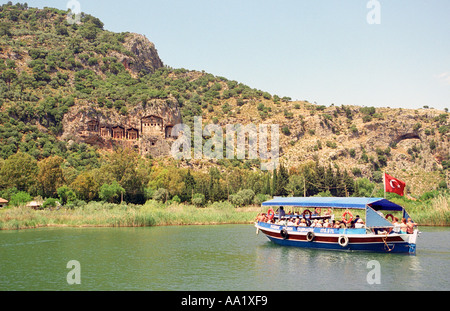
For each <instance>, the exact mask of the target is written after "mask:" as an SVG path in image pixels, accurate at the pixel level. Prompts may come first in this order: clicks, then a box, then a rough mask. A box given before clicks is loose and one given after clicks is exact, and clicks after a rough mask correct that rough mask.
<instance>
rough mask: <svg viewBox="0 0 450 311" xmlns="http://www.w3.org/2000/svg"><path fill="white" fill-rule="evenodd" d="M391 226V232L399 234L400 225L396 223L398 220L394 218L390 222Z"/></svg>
mask: <svg viewBox="0 0 450 311" xmlns="http://www.w3.org/2000/svg"><path fill="white" fill-rule="evenodd" d="M392 224H393V225H394V229H393V231H394V232H395V233H399V232H400V223H399V222H398V218H397V217H394V219H393V220H392Z"/></svg>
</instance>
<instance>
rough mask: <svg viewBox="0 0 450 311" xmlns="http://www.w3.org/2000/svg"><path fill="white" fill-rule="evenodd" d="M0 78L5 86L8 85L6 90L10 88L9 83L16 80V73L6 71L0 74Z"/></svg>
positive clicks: (10, 70) (11, 70) (9, 70)
mask: <svg viewBox="0 0 450 311" xmlns="http://www.w3.org/2000/svg"><path fill="white" fill-rule="evenodd" d="M0 77H1V79H2V80H3V81H5V83H6V84H8V88H10V87H11V82H13V81H14V80H16V79H17V73H16V71H15V70H14V69H7V70H5V71H3V72H2V74H1V76H0Z"/></svg>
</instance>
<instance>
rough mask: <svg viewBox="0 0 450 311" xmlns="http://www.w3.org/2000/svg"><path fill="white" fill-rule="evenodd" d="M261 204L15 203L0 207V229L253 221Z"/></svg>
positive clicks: (211, 223) (149, 202)
mask: <svg viewBox="0 0 450 311" xmlns="http://www.w3.org/2000/svg"><path fill="white" fill-rule="evenodd" d="M261 211H262V208H261V207H255V206H253V207H245V208H234V207H233V205H232V204H231V203H228V202H220V203H213V204H211V205H209V206H208V207H205V208H198V207H195V206H194V205H184V204H178V203H171V204H169V205H166V204H163V203H159V202H156V201H153V200H150V201H148V202H147V203H145V204H144V205H134V204H112V203H104V202H89V203H87V204H83V205H81V206H78V207H75V208H70V209H69V208H65V207H61V208H59V209H54V210H49V209H43V210H33V209H30V208H27V207H23V206H22V207H13V208H8V209H5V210H2V211H0V230H14V229H28V228H39V227H62V226H67V227H145V226H170V225H215V224H245V223H252V222H253V221H254V219H255V217H256V215H257V214H258V213H259V212H261Z"/></svg>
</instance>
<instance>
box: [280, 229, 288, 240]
mask: <svg viewBox="0 0 450 311" xmlns="http://www.w3.org/2000/svg"><path fill="white" fill-rule="evenodd" d="M280 235H281V237H282V238H283V240H286V239H287V238H289V233H288V232H287V230H286V229H283V230H281V231H280Z"/></svg>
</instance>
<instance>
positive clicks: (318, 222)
mask: <svg viewBox="0 0 450 311" xmlns="http://www.w3.org/2000/svg"><path fill="white" fill-rule="evenodd" d="M278 212H279V213H278V215H277V216H278V217H277V218H275V217H273V216H274V215H272V217H270V216H271V215H268V214H266V213H260V214H258V216H257V217H256V221H258V222H265V223H271V224H276V225H280V226H294V227H313V228H314V227H315V228H356V229H358V228H365V224H364V221H363V220H362V219H361V218H359V215H356V217H355V219H354V220H352V221H351V222H348V223H346V222H344V221H339V220H332V221H331V222H330V220H329V219H314V220H312V219H309V218H305V217H304V216H302V215H291V214H288V217H286V215H285V214H283V212H284V211H283V210H280V211H278ZM313 216H315V215H314V214H313ZM392 225H393V226H394V228H393V231H394V232H397V233H400V234H406V233H407V234H413V233H414V228H415V227H416V226H417V223H415V222H413V221H412V220H411V218H409V217H408V219H406V218H402V221H401V222H399V220H398V218H397V217H394V216H393V220H392Z"/></svg>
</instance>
